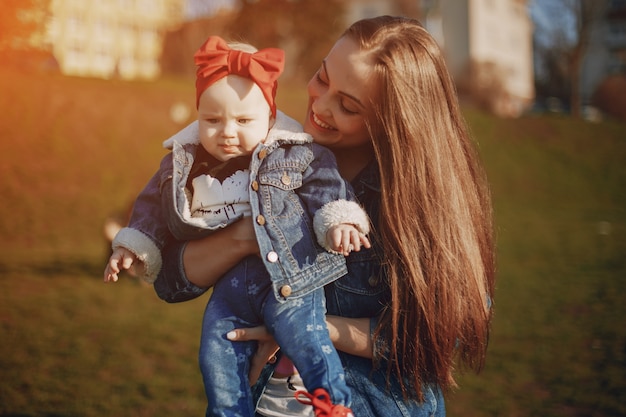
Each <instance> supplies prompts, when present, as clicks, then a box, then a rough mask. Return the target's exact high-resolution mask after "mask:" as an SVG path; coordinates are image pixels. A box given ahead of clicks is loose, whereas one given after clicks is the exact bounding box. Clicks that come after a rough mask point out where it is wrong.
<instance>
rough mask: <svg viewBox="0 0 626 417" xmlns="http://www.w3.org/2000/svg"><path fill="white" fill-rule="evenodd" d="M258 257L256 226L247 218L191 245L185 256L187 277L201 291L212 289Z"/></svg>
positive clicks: (188, 245) (186, 248)
mask: <svg viewBox="0 0 626 417" xmlns="http://www.w3.org/2000/svg"><path fill="white" fill-rule="evenodd" d="M207 253H209V254H211V256H207ZM258 253H259V245H258V244H257V241H256V236H255V234H254V224H253V223H252V219H251V218H250V217H244V218H243V219H241V220H238V221H236V222H235V223H233V224H231V225H229V226H228V227H226V228H224V229H220V230H218V231H216V232H215V233H212V234H210V235H209V236H207V237H205V238H202V239H195V240H191V241H189V242H188V243H187V244H186V246H185V250H184V252H183V265H184V269H185V275H186V276H187V279H189V281H190V282H191V283H193V284H195V285H196V286H198V287H201V288H208V287H212V286H213V285H215V283H216V282H217V281H218V280H219V279H220V278H221V277H222V276H223V275H224V274H225V273H226V272H228V271H229V270H230V269H231V268H232V267H233V266H235V265H237V264H238V263H239V262H240V261H241V260H242V259H243V258H245V257H246V256H250V255H255V254H258Z"/></svg>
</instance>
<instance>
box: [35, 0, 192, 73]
mask: <svg viewBox="0 0 626 417" xmlns="http://www.w3.org/2000/svg"><path fill="white" fill-rule="evenodd" d="M183 3H184V0H106V1H84V0H51V2H50V10H49V12H50V20H49V24H48V31H47V39H48V42H49V44H50V47H51V50H52V53H53V55H54V57H55V58H56V60H57V62H58V64H59V68H60V70H61V72H62V73H63V74H66V75H76V76H88V77H99V78H105V79H108V78H112V77H114V76H118V77H120V78H122V79H127V80H132V79H144V80H152V79H155V78H157V77H158V76H159V75H160V66H159V58H160V55H161V50H162V42H163V35H164V32H165V31H166V30H168V29H170V28H172V27H175V26H177V25H179V24H181V23H182V20H183V11H184V7H183V6H184V4H183Z"/></svg>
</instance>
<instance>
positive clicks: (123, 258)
mask: <svg viewBox="0 0 626 417" xmlns="http://www.w3.org/2000/svg"><path fill="white" fill-rule="evenodd" d="M136 260H137V257H136V256H135V254H134V253H132V252H131V251H129V250H128V249H124V248H117V249H115V250H114V251H113V254H112V255H111V257H110V258H109V262H108V263H107V266H106V268H105V269H104V282H117V280H118V279H119V278H118V276H117V275H118V274H119V273H120V272H121V271H122V270H127V269H130V267H131V266H133V263H135V261H136Z"/></svg>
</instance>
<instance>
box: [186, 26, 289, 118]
mask: <svg viewBox="0 0 626 417" xmlns="http://www.w3.org/2000/svg"><path fill="white" fill-rule="evenodd" d="M194 61H195V63H196V65H197V67H198V69H197V71H196V108H197V107H198V105H199V103H200V96H201V95H202V93H203V92H204V90H206V89H207V88H208V87H209V86H210V85H211V84H213V83H214V82H216V81H218V80H220V79H222V78H224V77H225V76H227V75H239V76H241V77H245V78H249V79H251V80H252V81H254V83H255V84H256V85H258V86H259V87H260V88H261V91H262V92H263V96H265V99H266V100H267V102H268V103H269V105H270V108H271V109H272V115H273V116H275V115H276V103H275V97H276V87H277V83H276V80H277V79H278V77H279V76H280V74H281V73H282V72H283V68H284V66H285V52H284V51H283V50H282V49H276V48H267V49H262V50H260V51H258V52H255V53H248V52H244V51H238V50H234V49H230V47H229V46H228V44H227V43H226V42H225V41H224V40H223V39H222V38H220V37H219V36H210V37H209V38H208V39H207V40H206V42H204V44H203V45H202V46H201V47H200V49H198V51H197V52H196V53H195V55H194Z"/></svg>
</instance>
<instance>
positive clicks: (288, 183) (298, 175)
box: [259, 168, 302, 191]
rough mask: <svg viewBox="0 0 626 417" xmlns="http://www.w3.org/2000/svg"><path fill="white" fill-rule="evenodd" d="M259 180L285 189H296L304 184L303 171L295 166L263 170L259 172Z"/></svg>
mask: <svg viewBox="0 0 626 417" xmlns="http://www.w3.org/2000/svg"><path fill="white" fill-rule="evenodd" d="M259 182H260V183H261V184H263V185H270V186H272V187H276V188H279V189H281V190H283V191H290V190H295V189H298V188H300V187H301V186H302V172H300V171H296V170H294V169H293V168H291V169H282V170H271V171H267V172H262V173H259Z"/></svg>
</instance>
